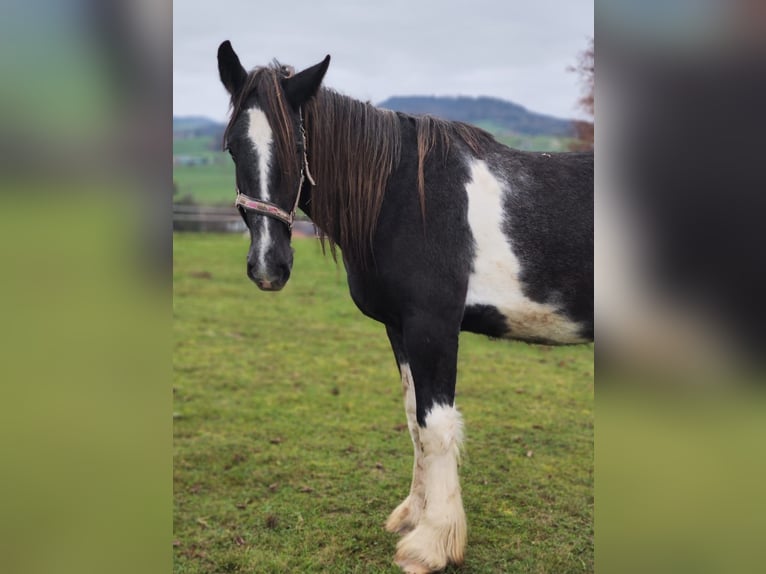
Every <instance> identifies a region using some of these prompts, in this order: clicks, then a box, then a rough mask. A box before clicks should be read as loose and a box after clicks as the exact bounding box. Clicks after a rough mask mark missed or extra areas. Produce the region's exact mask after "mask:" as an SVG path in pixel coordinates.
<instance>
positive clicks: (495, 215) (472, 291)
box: [465, 160, 584, 343]
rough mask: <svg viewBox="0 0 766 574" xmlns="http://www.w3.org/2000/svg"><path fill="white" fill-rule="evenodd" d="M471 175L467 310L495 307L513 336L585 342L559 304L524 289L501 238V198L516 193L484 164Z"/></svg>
mask: <svg viewBox="0 0 766 574" xmlns="http://www.w3.org/2000/svg"><path fill="white" fill-rule="evenodd" d="M470 170H471V181H470V182H469V183H468V185H466V192H467V195H468V224H469V226H470V227H471V233H472V234H473V239H474V242H475V254H474V260H473V273H472V274H471V276H470V277H469V279H468V293H467V295H466V301H465V303H466V306H468V305H491V306H493V307H496V308H497V309H498V311H500V313H502V314H503V315H504V316H505V318H506V321H507V322H508V326H509V327H510V329H511V333H512V335H513V336H515V337H521V338H524V337H531V338H544V339H548V340H551V341H555V342H559V343H577V342H582V341H583V340H584V339H582V337H581V336H580V334H579V325H578V324H577V323H574V322H572V321H570V320H568V319H567V318H566V317H565V316H563V315H561V314H559V313H557V312H556V311H557V308H556V306H555V305H551V304H545V303H537V302H535V301H532V300H531V299H528V298H527V297H526V296H525V295H524V293H523V291H522V289H521V281H520V279H519V275H520V273H521V265H520V263H519V260H518V258H517V257H516V255H515V254H514V252H513V250H512V248H511V245H510V244H509V241H508V238H507V237H506V235H505V233H503V217H504V215H505V208H504V205H503V199H504V197H505V196H506V195H507V194H510V193H512V190H510V189H509V188H508V185H507V184H505V182H502V181H500V180H499V179H498V178H496V177H495V176H494V175H493V174H492V172H490V170H489V168H488V167H487V164H486V163H485V162H484V161H480V160H474V161H473V162H472V163H471V165H470Z"/></svg>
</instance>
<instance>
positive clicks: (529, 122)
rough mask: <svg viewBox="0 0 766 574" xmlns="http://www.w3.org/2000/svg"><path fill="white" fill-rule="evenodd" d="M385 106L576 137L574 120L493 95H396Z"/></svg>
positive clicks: (528, 132) (529, 133)
mask: <svg viewBox="0 0 766 574" xmlns="http://www.w3.org/2000/svg"><path fill="white" fill-rule="evenodd" d="M378 106H379V107H381V108H386V109H389V110H394V111H397V112H404V113H408V114H432V115H434V116H438V117H441V118H444V119H447V120H457V121H461V122H466V123H469V124H474V125H482V124H484V125H488V124H490V125H494V126H495V127H496V128H498V129H499V130H501V131H508V132H513V133H516V134H523V135H527V136H541V135H545V136H558V137H574V135H575V131H574V126H573V123H572V120H565V119H560V118H555V117H553V116H547V115H545V114H538V113H536V112H530V111H529V110H527V109H526V108H524V107H523V106H520V105H518V104H514V103H513V102H508V101H505V100H500V99H498V98H489V97H484V96H482V97H477V98H472V97H467V96H454V97H445V96H394V97H392V98H388V99H387V100H385V101H383V102H380V103H379V104H378Z"/></svg>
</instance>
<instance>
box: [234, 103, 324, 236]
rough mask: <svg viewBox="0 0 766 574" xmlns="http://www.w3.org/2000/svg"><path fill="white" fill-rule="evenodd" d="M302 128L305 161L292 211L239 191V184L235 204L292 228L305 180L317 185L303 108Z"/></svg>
mask: <svg viewBox="0 0 766 574" xmlns="http://www.w3.org/2000/svg"><path fill="white" fill-rule="evenodd" d="M299 113H300V120H301V124H300V128H301V138H302V139H303V161H302V162H301V177H300V179H299V181H298V193H297V194H296V196H295V204H294V205H293V208H292V210H291V211H289V212H287V211H285V210H284V209H282V208H281V207H279V206H278V205H277V204H276V203H272V202H270V201H264V200H262V199H256V198H254V197H250V196H247V195H245V194H244V193H242V192H240V191H239V186H237V199H236V200H235V201H234V206H235V207H236V206H240V207H242V208H244V209H246V210H248V211H254V212H255V213H257V214H259V215H265V216H266V217H272V218H274V219H277V220H279V221H281V222H282V223H284V224H285V225H287V228H288V229H290V230H292V228H293V221H295V211H296V210H297V209H298V203H299V202H300V200H301V190H302V189H303V182H304V180H306V179H308V181H309V183H310V184H311V185H316V182H315V181H314V178H313V177H312V176H311V172H310V171H309V160H308V156H307V155H306V154H307V152H306V147H307V146H306V130H305V129H304V128H303V110H300V112H299Z"/></svg>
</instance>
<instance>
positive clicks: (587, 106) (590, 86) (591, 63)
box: [569, 38, 596, 150]
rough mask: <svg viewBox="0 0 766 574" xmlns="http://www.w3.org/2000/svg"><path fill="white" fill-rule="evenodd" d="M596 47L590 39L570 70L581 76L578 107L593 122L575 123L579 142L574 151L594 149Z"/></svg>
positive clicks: (572, 147)
mask: <svg viewBox="0 0 766 574" xmlns="http://www.w3.org/2000/svg"><path fill="white" fill-rule="evenodd" d="M595 61H596V58H595V47H594V44H593V38H591V39H590V42H589V44H588V47H587V48H586V49H585V51H583V52H581V53H580V56H579V57H578V60H577V64H576V65H575V66H571V67H570V68H569V71H570V72H575V73H576V74H578V75H579V76H580V83H581V84H582V94H583V95H582V97H580V100H579V101H578V106H579V107H580V109H581V110H583V111H584V112H585V113H586V114H587V115H588V116H590V118H591V121H587V120H578V121H576V122H575V130H576V132H577V139H578V141H577V142H576V143H574V144H572V145H571V146H570V148H571V149H573V150H589V149H593V139H594V133H593V132H594V126H593V120H594V119H595V116H594V72H595V67H596V66H595Z"/></svg>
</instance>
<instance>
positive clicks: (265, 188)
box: [247, 108, 274, 270]
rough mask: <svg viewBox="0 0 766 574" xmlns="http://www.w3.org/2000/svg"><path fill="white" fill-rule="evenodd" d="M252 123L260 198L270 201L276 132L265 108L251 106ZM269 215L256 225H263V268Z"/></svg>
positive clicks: (260, 256) (250, 134)
mask: <svg viewBox="0 0 766 574" xmlns="http://www.w3.org/2000/svg"><path fill="white" fill-rule="evenodd" d="M248 116H249V118H250V123H249V125H248V130H247V135H248V137H249V138H250V143H252V145H253V149H254V150H255V153H256V156H257V157H258V181H259V183H260V196H259V197H258V199H262V200H264V201H270V197H269V168H270V167H271V144H272V142H273V141H274V134H273V133H272V131H271V126H270V125H269V120H268V119H267V118H266V114H265V113H263V110H260V109H258V108H251V109H250V110H248ZM268 219H269V218H268V217H258V218H256V222H260V224H258V223H256V225H261V233H260V238H261V241H260V244H259V246H258V261H259V263H260V268H261V269H262V270H264V269H266V248H267V247H268V245H269V239H270V237H269V226H268Z"/></svg>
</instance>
